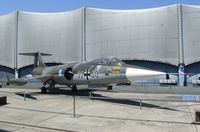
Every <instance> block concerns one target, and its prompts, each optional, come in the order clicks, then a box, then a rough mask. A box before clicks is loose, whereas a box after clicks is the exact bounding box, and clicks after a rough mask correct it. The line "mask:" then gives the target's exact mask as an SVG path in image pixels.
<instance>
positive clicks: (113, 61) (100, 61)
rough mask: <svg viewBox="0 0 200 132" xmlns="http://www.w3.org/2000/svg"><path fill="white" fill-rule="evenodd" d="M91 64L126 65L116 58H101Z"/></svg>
mask: <svg viewBox="0 0 200 132" xmlns="http://www.w3.org/2000/svg"><path fill="white" fill-rule="evenodd" d="M91 62H92V63H93V64H98V65H109V66H125V63H124V62H123V61H121V60H120V59H118V58H116V57H101V58H98V59H95V60H92V61H91Z"/></svg>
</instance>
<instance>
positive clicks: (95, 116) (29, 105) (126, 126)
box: [0, 87, 200, 132]
mask: <svg viewBox="0 0 200 132" xmlns="http://www.w3.org/2000/svg"><path fill="white" fill-rule="evenodd" d="M24 91H25V92H26V93H27V95H26V97H27V98H26V100H24V95H23V92H24ZM94 93H95V99H90V98H89V91H88V90H85V89H81V90H80V91H78V93H77V96H76V100H75V101H76V102H75V106H76V109H75V110H76V112H75V113H76V115H75V117H74V116H73V96H72V95H73V94H72V92H71V90H69V89H67V90H66V89H61V90H55V91H53V92H51V93H47V94H45V95H44V94H41V93H40V90H39V89H32V88H29V87H28V88H27V89H18V88H0V96H5V95H6V96H7V99H8V104H7V105H4V106H0V131H15V132H26V131H28V132H29V131H30V132H54V131H81V132H94V131H95V132H133V131H140V132H146V131H148V132H177V131H181V132H198V131H200V126H199V125H197V124H193V122H194V121H195V117H194V116H195V111H196V110H200V104H199V103H188V102H180V101H177V100H180V98H181V95H170V94H147V93H146V94H142V93H140V94H139V93H138V94H137V93H133V92H118V91H104V90H101V91H94ZM172 99H173V100H175V101H169V100H172ZM140 100H141V101H142V107H140V105H141V102H140ZM159 100H162V101H159Z"/></svg>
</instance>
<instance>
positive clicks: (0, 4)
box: [0, 0, 200, 14]
mask: <svg viewBox="0 0 200 132" xmlns="http://www.w3.org/2000/svg"><path fill="white" fill-rule="evenodd" d="M176 3H183V4H191V5H200V0H0V14H6V13H9V12H13V11H16V10H25V11H34V12H62V11H69V10H73V9H77V8H80V7H82V6H87V7H96V8H108V9H143V8H152V7H159V6H166V5H171V4H176Z"/></svg>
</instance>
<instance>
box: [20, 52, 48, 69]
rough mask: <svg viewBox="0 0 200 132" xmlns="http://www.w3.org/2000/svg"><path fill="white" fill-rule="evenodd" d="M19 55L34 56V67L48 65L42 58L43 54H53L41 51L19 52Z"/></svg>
mask: <svg viewBox="0 0 200 132" xmlns="http://www.w3.org/2000/svg"><path fill="white" fill-rule="evenodd" d="M19 55H25V56H33V57H34V66H33V69H34V68H37V67H46V64H45V63H44V61H43V60H42V56H51V54H47V53H41V52H33V53H19Z"/></svg>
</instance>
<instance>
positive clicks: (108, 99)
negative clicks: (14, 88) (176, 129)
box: [16, 88, 178, 111]
mask: <svg viewBox="0 0 200 132" xmlns="http://www.w3.org/2000/svg"><path fill="white" fill-rule="evenodd" d="M94 91H96V90H94ZM16 94H17V95H19V96H22V97H24V94H23V93H16ZM47 94H53V95H61V94H62V95H68V96H73V95H74V94H75V96H77V97H84V96H85V97H86V98H87V97H88V98H89V96H90V90H89V89H79V90H78V91H77V92H76V93H74V92H73V91H72V90H71V89H58V88H55V89H52V90H49V92H47ZM34 95H41V93H40V92H34V93H33V92H32V93H27V94H26V98H29V99H33V100H37V98H36V97H34ZM94 97H95V98H92V99H95V100H99V101H104V102H111V103H116V104H123V105H129V106H138V107H140V101H136V100H129V99H117V98H111V97H107V96H102V95H101V94H96V93H95V94H94ZM142 107H146V108H156V109H163V110H172V111H178V110H176V109H172V108H168V107H163V106H159V105H155V104H150V103H145V102H142Z"/></svg>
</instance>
